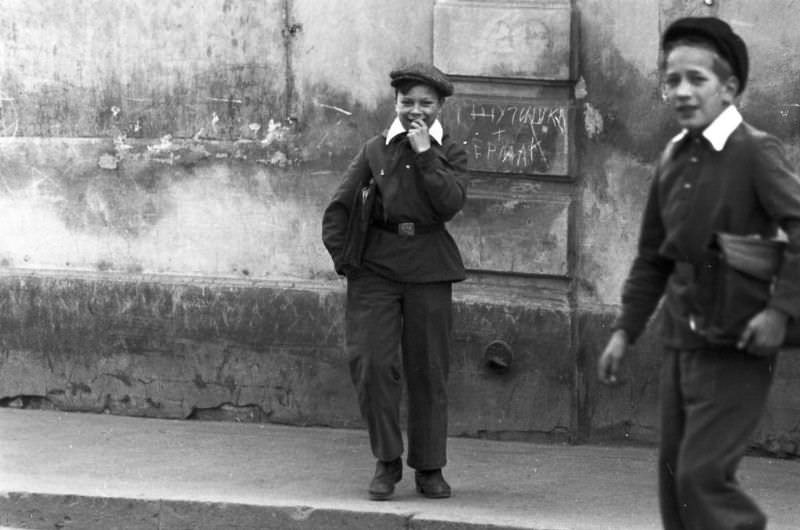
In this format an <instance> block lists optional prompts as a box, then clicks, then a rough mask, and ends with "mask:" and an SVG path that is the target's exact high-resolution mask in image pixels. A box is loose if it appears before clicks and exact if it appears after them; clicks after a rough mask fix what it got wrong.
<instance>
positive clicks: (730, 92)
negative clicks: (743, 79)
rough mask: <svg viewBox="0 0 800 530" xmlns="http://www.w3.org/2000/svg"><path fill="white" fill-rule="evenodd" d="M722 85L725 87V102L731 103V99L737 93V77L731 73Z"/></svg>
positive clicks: (733, 98) (734, 97)
mask: <svg viewBox="0 0 800 530" xmlns="http://www.w3.org/2000/svg"><path fill="white" fill-rule="evenodd" d="M722 85H723V87H725V96H726V97H725V100H726V102H728V103H733V100H735V99H736V96H737V95H738V94H739V78H738V77H736V76H735V75H731V76H729V77H728V79H727V81H725V82H724V83H723V84H722Z"/></svg>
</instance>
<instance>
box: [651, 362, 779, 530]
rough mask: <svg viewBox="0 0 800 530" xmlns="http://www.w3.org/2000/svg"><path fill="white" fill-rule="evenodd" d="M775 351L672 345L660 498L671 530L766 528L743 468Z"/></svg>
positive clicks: (664, 382)
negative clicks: (762, 353) (761, 353)
mask: <svg viewBox="0 0 800 530" xmlns="http://www.w3.org/2000/svg"><path fill="white" fill-rule="evenodd" d="M774 367H775V358H774V357H767V358H764V357H755V356H752V355H748V354H746V353H743V352H741V351H739V350H735V349H729V350H724V351H676V350H668V351H667V354H666V356H665V358H664V364H663V367H662V372H661V447H660V455H659V462H658V475H659V501H660V505H661V516H662V520H663V523H664V528H665V529H666V530H763V529H764V528H765V527H766V516H765V515H764V513H763V512H762V511H761V510H760V509H759V508H758V506H757V505H756V504H755V502H753V500H752V499H751V498H750V497H748V496H747V495H746V494H745V493H744V492H743V491H742V490H741V488H740V487H739V484H738V482H737V480H736V469H737V467H738V466H739V463H740V462H741V460H742V457H743V456H744V453H745V450H746V449H747V445H748V442H749V441H750V439H751V437H752V435H753V433H754V432H755V430H756V428H757V427H758V423H759V420H760V418H761V415H762V413H763V411H764V408H765V406H766V402H767V396H768V394H769V389H770V386H771V385H772V374H773V370H774Z"/></svg>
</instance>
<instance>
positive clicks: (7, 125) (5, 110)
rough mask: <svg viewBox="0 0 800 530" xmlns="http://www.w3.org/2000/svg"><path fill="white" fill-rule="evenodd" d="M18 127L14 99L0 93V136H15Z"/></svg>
mask: <svg viewBox="0 0 800 530" xmlns="http://www.w3.org/2000/svg"><path fill="white" fill-rule="evenodd" d="M18 127H19V118H18V116H17V106H16V104H15V102H14V98H12V97H9V96H8V95H7V94H6V93H5V92H2V91H0V136H16V135H17V129H18Z"/></svg>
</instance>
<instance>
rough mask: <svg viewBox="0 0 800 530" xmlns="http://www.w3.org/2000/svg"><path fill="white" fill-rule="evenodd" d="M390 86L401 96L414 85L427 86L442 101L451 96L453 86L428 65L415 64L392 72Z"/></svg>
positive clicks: (439, 71) (441, 73) (434, 68)
mask: <svg viewBox="0 0 800 530" xmlns="http://www.w3.org/2000/svg"><path fill="white" fill-rule="evenodd" d="M389 77H390V78H391V82H390V84H391V85H392V86H393V87H394V88H395V89H396V90H397V91H398V92H400V93H401V94H405V93H407V92H408V91H409V90H410V89H411V88H413V87H414V86H416V85H427V86H429V87H431V88H433V89H434V90H436V93H437V94H439V97H440V98H442V99H444V98H446V97H448V96H451V95H452V94H453V84H452V83H451V82H450V80H449V79H447V76H446V75H444V73H443V72H442V71H441V70H439V69H438V68H436V67H435V66H433V65H432V64H428V63H415V64H412V65H409V66H405V67H402V68H398V69H396V70H392V71H391V72H390V73H389Z"/></svg>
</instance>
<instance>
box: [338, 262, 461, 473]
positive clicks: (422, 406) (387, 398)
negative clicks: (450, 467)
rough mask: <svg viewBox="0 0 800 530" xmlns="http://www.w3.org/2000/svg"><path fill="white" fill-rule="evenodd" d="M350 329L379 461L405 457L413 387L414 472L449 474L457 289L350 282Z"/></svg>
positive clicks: (355, 376) (368, 279)
mask: <svg viewBox="0 0 800 530" xmlns="http://www.w3.org/2000/svg"><path fill="white" fill-rule="evenodd" d="M345 325H346V328H345V335H346V341H347V350H348V354H349V357H350V375H351V378H352V380H353V383H354V384H355V387H356V392H357V394H358V404H359V407H360V409H361V414H362V416H363V418H364V420H365V421H366V423H367V428H368V429H369V439H370V444H371V446H372V453H373V454H374V455H375V458H377V459H378V460H393V459H395V458H398V457H399V456H400V455H402V454H403V438H402V434H401V427H400V400H401V397H402V394H403V379H405V384H406V388H407V394H408V427H407V428H408V458H407V462H408V465H409V466H410V467H412V468H415V469H418V470H425V469H439V468H442V467H444V466H445V464H446V463H447V450H446V445H447V443H446V442H447V388H446V383H447V375H448V369H449V355H450V341H451V338H450V332H451V329H452V284H451V283H450V282H440V283H400V282H396V281H392V280H389V279H386V278H383V277H381V276H378V275H377V274H373V273H370V272H362V273H360V274H359V275H358V276H357V277H355V278H352V279H349V280H348V282H347V314H346V324H345ZM401 352H402V355H401ZM403 376H405V377H403Z"/></svg>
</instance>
